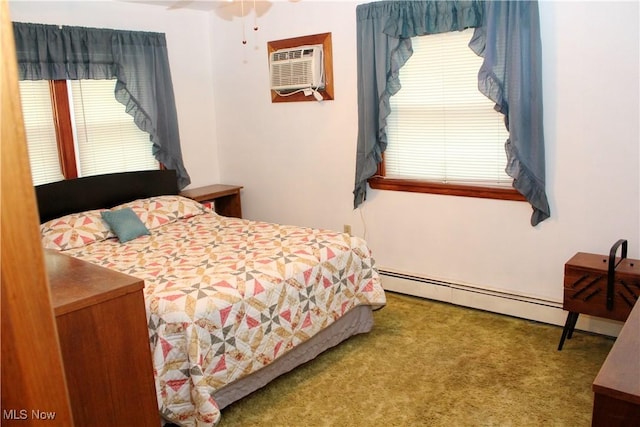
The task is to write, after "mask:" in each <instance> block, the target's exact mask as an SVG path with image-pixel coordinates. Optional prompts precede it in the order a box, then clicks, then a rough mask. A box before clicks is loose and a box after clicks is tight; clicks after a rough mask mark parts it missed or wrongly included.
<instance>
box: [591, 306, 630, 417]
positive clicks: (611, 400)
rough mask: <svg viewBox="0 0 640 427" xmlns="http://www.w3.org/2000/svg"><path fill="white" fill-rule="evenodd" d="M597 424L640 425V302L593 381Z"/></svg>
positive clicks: (594, 411) (594, 413) (594, 410)
mask: <svg viewBox="0 0 640 427" xmlns="http://www.w3.org/2000/svg"><path fill="white" fill-rule="evenodd" d="M593 393H594V396H593V418H592V423H591V425H592V426H594V427H600V426H602V427H626V426H638V425H640V303H636V304H635V306H634V308H633V310H632V311H631V314H630V315H629V318H628V319H627V321H626V322H625V324H624V326H623V327H622V330H621V331H620V334H619V335H618V338H617V339H616V342H615V343H614V344H613V347H612V348H611V351H610V352H609V355H608V356H607V359H606V360H605V361H604V364H603V365H602V368H600V372H598V376H597V377H596V379H595V380H594V381H593Z"/></svg>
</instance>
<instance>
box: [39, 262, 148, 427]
mask: <svg viewBox="0 0 640 427" xmlns="http://www.w3.org/2000/svg"><path fill="white" fill-rule="evenodd" d="M45 263H46V267H47V273H48V275H49V284H50V287H51V303H52V306H53V309H54V313H55V317H56V323H57V326H58V340H59V342H60V349H61V353H62V360H63V362H64V370H65V376H66V379H67V386H68V389H69V400H70V402H71V409H72V412H73V419H74V421H75V424H76V425H77V426H83V427H84V426H88V427H90V426H95V427H106V426H114V427H115V426H125V425H126V426H140V427H142V426H145V427H146V426H149V427H157V426H159V425H160V414H159V410H158V401H157V397H156V390H155V382H154V380H153V363H152V358H151V348H150V345H149V329H148V326H147V316H146V313H145V304H144V296H143V294H142V289H143V287H144V282H143V281H142V280H140V279H138V278H136V277H132V276H128V275H126V274H122V273H119V272H116V271H112V270H109V269H106V268H103V267H99V266H97V265H93V264H90V263H88V262H85V261H82V260H79V259H76V258H72V257H70V256H67V255H64V254H60V253H58V252H56V251H52V250H46V251H45Z"/></svg>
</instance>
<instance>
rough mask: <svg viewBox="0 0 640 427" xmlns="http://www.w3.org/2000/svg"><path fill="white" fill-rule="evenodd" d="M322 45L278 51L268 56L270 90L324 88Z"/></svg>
mask: <svg viewBox="0 0 640 427" xmlns="http://www.w3.org/2000/svg"><path fill="white" fill-rule="evenodd" d="M323 64H324V61H323V58H322V45H321V44H317V45H308V46H298V47H294V48H287V49H280V50H276V51H274V52H271V54H270V55H269V69H270V77H271V90H275V91H291V90H296V89H303V88H314V89H319V88H323V87H324V66H323Z"/></svg>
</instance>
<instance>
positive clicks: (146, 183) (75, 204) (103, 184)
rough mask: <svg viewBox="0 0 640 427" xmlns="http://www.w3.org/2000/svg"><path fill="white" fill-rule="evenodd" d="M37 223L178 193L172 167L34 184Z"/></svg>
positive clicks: (176, 180)
mask: <svg viewBox="0 0 640 427" xmlns="http://www.w3.org/2000/svg"><path fill="white" fill-rule="evenodd" d="M35 191H36V199H37V203H38V211H39V213H40V222H41V223H43V222H45V221H49V220H50V219H54V218H58V217H61V216H63V215H67V214H70V213H75V212H82V211H88V210H92V209H105V208H112V207H114V206H117V205H119V204H121V203H126V202H130V201H132V200H136V199H143V198H146V197H152V196H161V195H165V194H178V193H179V190H178V179H177V177H176V172H175V171H174V170H150V171H138V172H122V173H112V174H106V175H95V176H87V177H83V178H77V179H68V180H64V181H58V182H52V183H50V184H42V185H37V186H36V187H35Z"/></svg>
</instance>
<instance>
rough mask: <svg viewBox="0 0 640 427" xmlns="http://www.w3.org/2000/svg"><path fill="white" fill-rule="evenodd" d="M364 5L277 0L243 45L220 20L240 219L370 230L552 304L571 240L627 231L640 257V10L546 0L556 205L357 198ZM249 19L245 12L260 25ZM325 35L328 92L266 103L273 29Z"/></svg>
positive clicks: (228, 159) (224, 167)
mask: <svg viewBox="0 0 640 427" xmlns="http://www.w3.org/2000/svg"><path fill="white" fill-rule="evenodd" d="M356 4H357V2H353V1H342V2H337V1H336V2H327V1H324V2H320V1H312V0H304V1H299V2H276V3H275V4H274V5H273V6H272V7H271V9H270V10H269V12H268V13H267V14H266V15H264V16H263V17H261V18H259V19H258V23H259V27H260V29H259V31H258V32H256V33H253V32H251V33H249V34H248V36H249V37H248V40H249V43H248V44H247V45H246V46H243V45H242V44H241V43H240V31H241V22H240V21H239V20H234V21H226V20H221V19H214V22H213V32H214V39H216V40H225V43H216V44H215V45H214V46H213V50H214V56H215V58H224V61H220V60H216V64H215V69H214V78H215V91H216V104H217V106H218V114H217V120H218V127H217V131H218V140H219V143H220V168H221V177H222V180H223V181H227V182H232V183H237V184H243V185H245V190H244V193H243V206H244V208H243V209H244V212H245V214H246V216H248V217H249V218H253V219H263V220H269V221H276V222H285V223H294V224H300V225H309V226H316V227H328V228H333V229H337V230H341V229H342V225H343V224H347V223H349V224H352V226H353V230H354V232H355V233H356V234H358V235H364V236H365V237H366V238H367V240H368V242H369V243H370V246H371V248H372V250H373V253H374V256H375V258H376V259H377V262H378V265H379V266H380V267H382V268H387V269H392V270H398V271H402V272H407V273H412V274H416V275H419V276H429V277H434V278H440V279H444V280H448V281H453V282H460V283H466V284H470V285H475V286H480V287H491V288H497V289H502V290H506V291H508V292H511V293H518V294H523V295H529V296H534V297H540V298H544V299H548V300H552V301H561V300H562V278H563V266H564V263H565V261H566V260H568V259H569V258H570V257H571V256H572V255H573V254H574V253H575V252H578V251H583V252H595V253H607V252H608V250H609V248H610V246H611V245H612V244H613V243H614V242H615V241H616V240H617V239H619V238H626V239H628V240H629V257H633V258H638V257H639V255H640V228H639V227H640V225H639V224H640V194H639V193H640V175H639V172H638V170H639V165H640V152H639V145H640V144H639V129H638V128H639V122H638V117H639V115H640V109H639V93H638V92H639V88H638V81H639V78H640V76H639V71H638V63H639V53H638V50H639V48H638V43H639V42H638V40H639V32H638V28H639V19H638V16H639V7H638V3H637V2H555V1H554V2H551V1H543V2H541V4H540V14H541V21H542V42H543V50H544V58H543V64H544V65H543V67H544V69H543V72H544V76H543V77H544V99H545V138H546V144H547V167H548V170H547V181H548V197H549V199H550V204H551V210H552V213H551V218H550V219H548V220H547V221H545V222H543V223H542V224H541V225H539V226H537V227H535V228H534V227H531V226H530V223H529V220H530V214H531V208H530V206H529V205H527V204H526V203H522V202H510V201H498V200H481V199H471V198H463V197H451V196H440V195H427V194H412V193H399V192H388V191H370V192H369V196H368V200H367V202H365V204H364V205H363V206H364V207H363V208H362V209H361V210H360V209H359V210H356V211H353V209H352V194H351V191H352V188H353V180H354V161H355V160H354V159H355V151H356V134H357V98H356V96H357V93H356V78H357V76H356V56H355V53H356V38H355V7H356ZM252 20H253V18H252V16H250V17H249V18H248V19H247V21H248V23H249V24H251V23H252ZM325 32H331V33H332V39H333V59H334V61H333V62H334V64H333V66H334V70H333V71H334V76H335V100H334V101H327V102H323V103H320V104H319V103H312V102H300V103H275V104H274V103H271V101H270V97H269V90H268V65H267V47H266V45H267V42H268V41H270V40H279V39H283V38H290V37H297V36H304V35H311V34H318V33H325Z"/></svg>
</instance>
